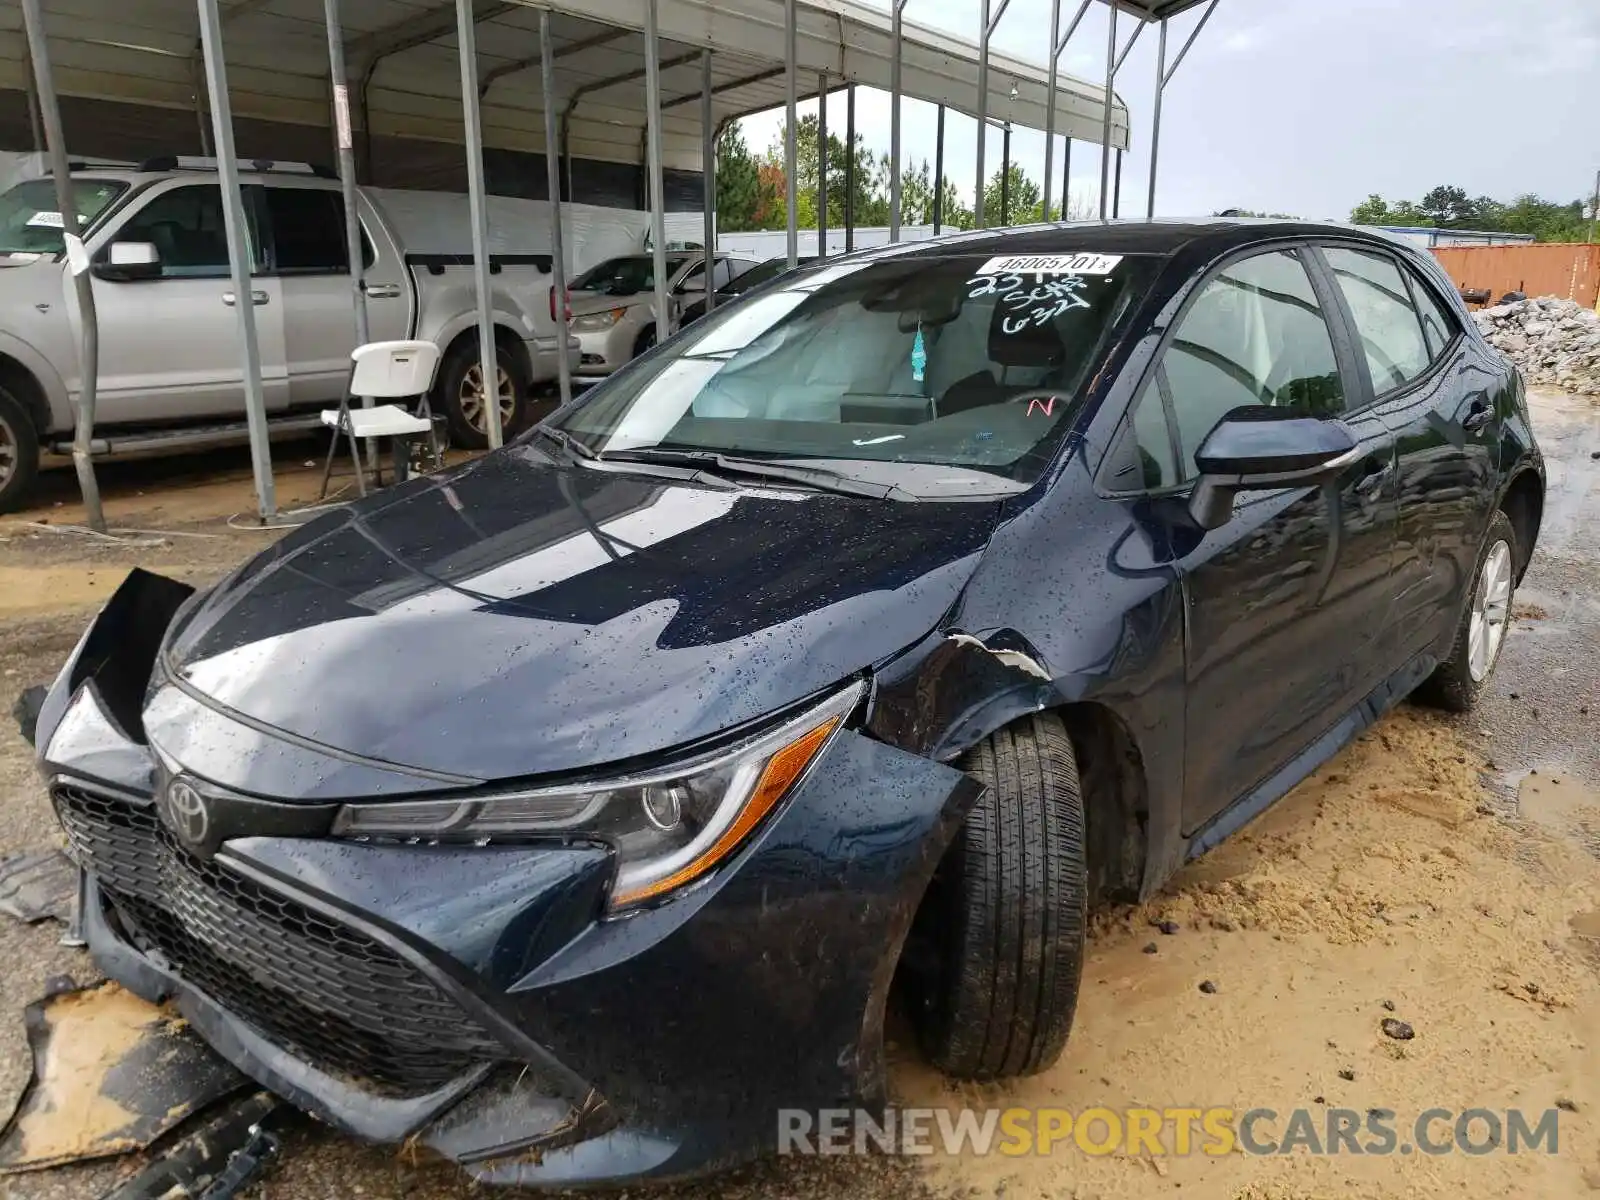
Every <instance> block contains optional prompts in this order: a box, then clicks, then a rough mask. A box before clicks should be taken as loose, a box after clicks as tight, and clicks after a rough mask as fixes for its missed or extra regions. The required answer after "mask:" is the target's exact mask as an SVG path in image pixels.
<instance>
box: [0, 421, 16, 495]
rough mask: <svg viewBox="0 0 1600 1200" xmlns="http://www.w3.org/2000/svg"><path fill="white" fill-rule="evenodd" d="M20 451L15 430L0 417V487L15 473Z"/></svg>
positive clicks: (9, 480)
mask: <svg viewBox="0 0 1600 1200" xmlns="http://www.w3.org/2000/svg"><path fill="white" fill-rule="evenodd" d="M20 453H21V448H20V446H19V444H18V440H17V431H16V430H15V429H13V428H11V426H10V424H9V423H8V422H7V421H6V420H5V419H4V418H0V488H3V487H5V485H6V484H8V483H10V482H11V477H12V476H13V475H15V474H16V473H17V462H18V456H19V455H20Z"/></svg>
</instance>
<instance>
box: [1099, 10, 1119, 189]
mask: <svg viewBox="0 0 1600 1200" xmlns="http://www.w3.org/2000/svg"><path fill="white" fill-rule="evenodd" d="M1106 11H1107V13H1108V16H1107V19H1106V95H1105V119H1104V122H1103V124H1102V125H1101V129H1100V219H1101V220H1102V221H1104V220H1105V219H1106V215H1107V212H1106V206H1107V203H1108V202H1109V201H1110V199H1111V112H1112V109H1113V108H1115V107H1116V103H1115V101H1114V100H1113V99H1112V97H1113V95H1114V94H1115V93H1114V92H1113V91H1112V85H1113V84H1115V83H1116V78H1117V4H1116V0H1110V3H1108V4H1107V5H1106Z"/></svg>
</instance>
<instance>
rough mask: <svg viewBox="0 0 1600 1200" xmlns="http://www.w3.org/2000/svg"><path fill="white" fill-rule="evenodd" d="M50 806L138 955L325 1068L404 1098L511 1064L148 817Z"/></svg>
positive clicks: (467, 1026) (70, 792)
mask: <svg viewBox="0 0 1600 1200" xmlns="http://www.w3.org/2000/svg"><path fill="white" fill-rule="evenodd" d="M53 795H54V799H55V805H56V811H57V813H59V814H60V817H61V823H62V826H63V827H64V828H65V829H66V831H67V836H68V837H69V838H70V840H71V842H72V846H73V849H74V851H75V853H76V855H77V857H78V859H79V860H80V861H81V862H82V863H83V864H84V865H85V866H86V867H87V868H88V869H89V870H90V871H92V872H93V873H94V876H95V878H96V879H97V880H98V881H99V884H100V888H101V891H102V892H103V893H104V894H105V896H106V898H107V900H109V902H110V904H111V907H112V909H113V910H114V911H115V913H116V915H117V917H118V918H119V919H120V922H121V923H122V925H123V926H124V928H125V929H126V930H127V932H128V933H129V935H130V936H131V938H132V939H133V941H134V942H135V944H136V945H137V946H138V947H139V949H141V950H142V951H144V952H145V953H147V954H148V953H151V952H155V953H157V954H159V955H160V957H161V958H162V959H163V960H164V961H165V962H166V965H167V966H168V968H169V969H170V970H171V971H172V972H173V973H174V974H176V975H177V976H178V977H179V978H181V979H183V980H184V981H185V982H186V983H188V984H191V985H192V986H194V987H195V988H197V989H198V990H200V991H201V992H203V993H205V994H206V995H207V996H209V997H210V998H211V999H213V1000H215V1001H216V1002H217V1003H218V1004H220V1005H222V1007H224V1008H226V1009H227V1010H228V1011H229V1012H231V1013H232V1014H233V1015H234V1016H236V1017H238V1018H240V1019H241V1020H243V1021H245V1022H247V1023H248V1024H250V1025H253V1026H255V1027H256V1028H257V1029H258V1030H259V1031H260V1032H262V1033H263V1034H266V1035H267V1037H268V1038H269V1039H270V1040H272V1041H273V1042H275V1043H277V1044H279V1045H281V1046H283V1047H285V1048H286V1049H288V1050H290V1051H291V1052H292V1053H294V1054H296V1055H298V1056H299V1057H301V1058H303V1059H305V1060H306V1061H307V1062H310V1063H311V1064H313V1065H314V1066H316V1067H318V1068H319V1069H321V1070H323V1071H326V1072H329V1073H331V1074H335V1075H339V1076H343V1077H347V1078H350V1079H351V1081H352V1082H355V1083H357V1084H358V1085H359V1086H362V1087H366V1088H368V1089H370V1090H374V1091H378V1092H381V1093H383V1094H386V1095H398V1096H407V1095H419V1094H421V1093H423V1092H428V1091H432V1090H433V1089H435V1088H437V1087H440V1086H441V1085H443V1084H445V1083H447V1082H449V1081H450V1080H451V1079H454V1078H456V1077H457V1076H459V1075H460V1074H461V1073H462V1072H464V1071H466V1070H470V1069H471V1068H472V1067H474V1066H476V1065H477V1064H479V1063H481V1062H485V1061H493V1060H495V1059H499V1058H503V1057H505V1053H506V1051H505V1047H504V1046H503V1045H502V1044H501V1043H500V1042H498V1041H497V1040H496V1039H495V1038H494V1037H493V1036H492V1035H491V1034H490V1033H489V1032H488V1030H486V1029H484V1028H483V1027H482V1026H481V1025H479V1024H478V1023H477V1022H475V1021H474V1020H472V1018H470V1017H468V1016H467V1015H466V1014H465V1013H464V1012H463V1011H462V1010H461V1008H460V1007H459V1006H458V1005H456V1004H455V1003H454V1002H452V1001H451V1000H450V999H449V998H448V997H446V996H445V995H444V993H443V992H441V991H440V990H439V989H438V988H437V987H435V986H434V985H433V983H432V982H430V981H429V980H428V979H427V977H426V976H424V975H423V974H422V973H421V972H420V971H418V970H417V969H416V968H415V967H414V966H412V965H411V964H410V963H409V962H407V961H406V960H405V959H403V958H401V957H400V956H399V955H397V954H395V953H394V952H393V951H392V950H390V949H388V948H387V947H386V946H383V945H382V944H380V943H379V942H376V941H374V940H373V939H371V938H369V937H367V936H366V935H365V934H363V933H361V932H359V931H358V930H355V929H353V928H351V927H349V926H347V925H344V924H342V923H340V922H338V921H333V920H330V919H328V918H327V917H324V916H322V915H321V914H320V913H317V912H314V911H313V910H311V909H309V908H307V907H306V906H305V905H303V904H300V903H298V902H296V901H294V900H290V899H288V898H286V897H284V896H280V895H278V894H277V893H276V892H274V891H272V890H270V889H268V888H264V887H262V886H261V885H260V884H258V883H256V882H255V881H254V880H252V879H248V878H246V877H245V876H243V875H240V874H238V873H237V872H235V871H232V870H229V869H228V868H227V867H226V866H223V865H222V864H221V863H217V862H207V861H205V860H203V859H199V858H196V857H195V856H194V855H192V854H190V853H188V852H187V851H186V850H184V849H183V847H182V846H181V845H180V844H179V843H178V842H177V841H176V839H174V838H173V837H172V835H171V834H170V833H169V832H168V831H167V829H166V828H165V826H163V825H162V824H161V823H160V821H159V820H158V819H157V817H156V813H155V809H154V808H153V807H150V806H146V805H138V804H134V803H131V802H130V801H128V800H126V799H123V798H121V797H118V796H115V795H110V794H107V793H104V792H100V791H97V790H92V789H89V788H85V787H80V786H77V785H68V784H58V785H57V786H56V787H55V789H54V791H53Z"/></svg>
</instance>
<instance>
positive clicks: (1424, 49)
mask: <svg viewBox="0 0 1600 1200" xmlns="http://www.w3.org/2000/svg"><path fill="white" fill-rule="evenodd" d="M873 2H875V3H876V2H877V0H873ZM879 6H880V7H881V4H879ZM1062 7H1063V16H1062V20H1063V21H1066V20H1067V19H1069V18H1070V16H1071V14H1072V13H1073V12H1075V11H1076V10H1077V5H1076V4H1073V3H1071V2H1070V0H1063V4H1062ZM1201 11H1203V9H1196V10H1193V11H1191V12H1190V13H1186V14H1184V15H1182V16H1179V17H1176V18H1174V19H1173V20H1172V22H1171V24H1170V26H1169V31H1168V46H1169V56H1170V55H1171V54H1173V53H1175V52H1176V49H1177V47H1179V46H1181V45H1182V44H1183V40H1184V39H1185V38H1187V36H1188V33H1189V30H1190V29H1191V28H1192V27H1193V26H1194V24H1195V22H1196V21H1197V20H1198V16H1199V13H1200V12H1201ZM905 13H906V20H907V21H914V22H916V23H917V24H921V25H928V26H933V27H935V28H939V29H943V30H945V31H947V32H949V33H952V34H955V35H957V36H959V37H962V38H965V39H967V40H969V41H972V42H976V40H977V31H978V19H979V0H965V2H964V3H952V2H951V0H910V2H909V3H908V4H907V6H906V10H905ZM1106 20H1107V13H1106V9H1105V6H1103V5H1100V4H1095V5H1093V6H1092V7H1091V9H1090V12H1089V14H1088V15H1087V16H1086V17H1085V18H1084V21H1083V24H1082V25H1081V26H1080V27H1079V29H1078V31H1077V32H1076V33H1075V34H1074V35H1073V39H1072V41H1071V43H1069V45H1068V47H1067V50H1066V53H1065V54H1063V55H1062V58H1061V62H1060V67H1061V69H1062V70H1063V71H1064V72H1066V73H1069V74H1073V75H1077V76H1079V77H1081V78H1085V79H1095V78H1101V79H1103V77H1104V70H1105V67H1104V62H1105V59H1104V48H1105V40H1106V25H1105V23H1106ZM1123 27H1128V29H1129V32H1131V27H1132V21H1131V20H1130V19H1128V18H1126V17H1124V18H1122V19H1120V20H1119V31H1120V30H1121V29H1122V28H1123ZM1049 29H1050V0H1012V3H1011V5H1010V7H1009V8H1008V9H1007V10H1006V13H1005V16H1004V18H1003V19H1002V21H1001V23H1000V27H999V29H998V30H996V32H995V35H994V41H993V45H994V46H995V48H996V49H998V50H1003V51H1005V52H1006V53H1009V54H1012V55H1014V56H1016V57H1019V58H1023V59H1028V60H1032V61H1036V62H1042V61H1043V58H1044V54H1043V53H1041V51H1040V46H1041V45H1043V44H1044V43H1047V42H1048V40H1049V37H1048V35H1049ZM1122 36H1123V37H1125V36H1126V35H1125V34H1124V35H1122ZM1156 43H1157V39H1156V37H1155V32H1154V30H1149V31H1147V32H1146V33H1145V34H1143V35H1142V36H1141V37H1140V39H1139V41H1138V42H1137V43H1136V44H1135V46H1134V48H1133V51H1132V52H1131V53H1130V54H1129V56H1128V58H1127V61H1126V62H1125V63H1124V64H1123V66H1122V70H1121V72H1120V73H1119V74H1118V76H1117V92H1118V94H1119V95H1120V96H1121V97H1122V99H1123V101H1124V102H1125V103H1126V104H1127V105H1128V106H1129V108H1130V110H1131V112H1132V120H1133V140H1132V148H1131V150H1130V151H1129V153H1128V155H1127V157H1126V159H1125V162H1124V165H1123V190H1122V202H1123V206H1122V212H1123V215H1124V216H1132V215H1138V216H1142V215H1143V213H1144V202H1145V198H1146V195H1147V188H1148V179H1149V165H1150V164H1149V150H1150V125H1151V115H1152V102H1153V99H1154V91H1155V89H1154V84H1155V69H1156ZM1169 61H1170V57H1169ZM801 111H802V112H807V111H809V112H815V111H816V105H815V102H812V103H811V104H809V105H802V109H801ZM889 113H890V104H889V97H888V94H887V93H884V92H875V91H870V90H868V89H866V88H861V89H858V91H857V93H856V127H857V130H858V131H859V132H860V133H861V134H862V135H863V136H864V138H865V139H866V142H867V145H868V146H869V147H870V148H872V149H873V150H875V151H886V150H887V149H888V147H889ZM901 113H902V117H901V120H902V125H903V131H902V145H903V147H904V150H905V155H906V157H907V158H908V159H921V158H923V157H927V158H928V159H929V160H930V161H931V160H932V158H933V153H934V136H935V109H934V107H933V105H931V104H926V103H923V102H921V101H915V100H906V101H904V104H903V108H902V110H901ZM843 122H844V107H843V104H842V102H841V101H837V100H836V101H835V103H834V104H833V105H831V106H830V108H829V113H828V123H829V125H830V127H832V128H833V129H836V130H838V131H839V133H840V134H841V136H842V134H843ZM782 124H783V112H782V110H781V109H780V110H778V111H777V112H775V113H764V114H761V115H759V116H756V117H751V118H748V119H747V120H746V121H745V125H744V128H745V136H746V139H747V141H748V142H749V143H750V145H751V148H752V149H754V150H757V151H760V150H764V149H765V148H766V147H767V146H768V145H769V144H771V143H772V142H773V141H774V140H775V139H776V138H777V136H778V134H779V131H780V130H781V128H782ZM976 129H977V123H976V122H975V121H973V120H972V119H971V118H969V117H964V116H961V115H958V114H955V113H950V114H948V115H947V117H946V123H945V173H946V174H947V175H948V176H949V177H950V178H951V180H952V182H954V183H955V184H956V186H957V188H958V190H959V191H960V192H961V193H962V195H963V197H964V198H966V199H967V200H968V201H970V198H971V195H972V189H973V173H974V165H975V161H976V160H975V153H974V147H975V141H974V139H975V135H976ZM1011 144H1012V157H1013V159H1014V160H1015V161H1016V162H1017V163H1019V164H1020V165H1021V166H1022V167H1023V169H1024V170H1025V171H1027V173H1028V174H1029V175H1030V176H1032V178H1033V179H1034V180H1035V181H1039V180H1042V178H1043V176H1044V135H1043V133H1042V132H1036V131H1033V130H1020V129H1019V130H1016V131H1014V132H1013V134H1012V139H1011ZM1057 147H1058V148H1057V152H1056V155H1055V160H1056V167H1055V170H1056V171H1057V172H1059V171H1060V162H1061V152H1060V143H1059V140H1058V144H1057ZM999 161H1000V134H999V132H998V131H995V132H993V133H991V134H990V140H989V142H988V143H987V149H986V151H985V162H986V165H987V167H988V170H989V171H990V173H992V172H993V171H994V170H996V169H997V168H998V164H999ZM1159 163H1160V170H1159V174H1158V180H1157V183H1158V190H1157V196H1156V213H1157V215H1165V216H1174V215H1194V214H1203V213H1212V212H1216V211H1219V210H1221V209H1225V208H1242V209H1251V210H1257V211H1265V212H1284V213H1291V214H1293V215H1296V216H1301V217H1306V218H1337V219H1340V220H1343V219H1346V218H1348V216H1349V213H1350V209H1351V208H1352V207H1354V206H1355V205H1356V204H1358V203H1360V202H1361V201H1362V200H1363V199H1365V198H1366V197H1367V195H1368V194H1370V193H1373V192H1377V193H1379V194H1380V195H1383V196H1384V197H1386V198H1387V199H1389V200H1390V201H1394V200H1397V199H1401V198H1408V199H1420V198H1421V196H1422V195H1423V193H1425V192H1427V191H1428V190H1429V189H1430V188H1432V187H1434V186H1435V185H1437V184H1452V185H1458V186H1460V187H1463V188H1465V189H1466V190H1467V192H1468V194H1469V195H1473V196H1478V195H1490V196H1494V197H1496V198H1498V199H1509V198H1510V197H1512V196H1514V195H1518V194H1521V193H1523V192H1536V193H1538V194H1540V195H1542V196H1544V197H1545V198H1546V199H1552V200H1561V201H1567V200H1572V199H1576V198H1578V197H1579V196H1583V197H1588V196H1589V195H1590V194H1592V192H1593V190H1594V187H1595V172H1596V171H1597V170H1600V0H1220V4H1219V6H1218V8H1217V11H1216V13H1215V15H1214V16H1213V17H1212V18H1211V21H1210V23H1209V24H1207V25H1206V27H1205V29H1204V30H1203V31H1202V32H1201V34H1200V36H1199V39H1198V40H1197V41H1196V42H1195V45H1194V47H1193V49H1192V50H1191V51H1190V53H1189V56H1188V57H1187V58H1186V59H1185V60H1184V62H1183V65H1182V67H1181V69H1180V70H1179V71H1178V73H1177V74H1176V76H1174V78H1173V80H1172V82H1171V84H1169V85H1168V88H1167V92H1166V98H1165V100H1164V101H1163V112H1162V128H1161V153H1160V159H1159ZM1099 164H1100V159H1099V147H1098V146H1094V145H1091V144H1088V143H1082V142H1076V141H1075V142H1074V143H1073V163H1072V195H1073V199H1074V202H1075V203H1076V202H1077V201H1079V200H1080V199H1081V200H1083V201H1085V202H1087V203H1090V204H1098V195H1099V183H1100V165H1099ZM1058 178H1059V175H1058ZM1058 188H1059V184H1057V185H1056V187H1054V188H1052V190H1053V191H1058Z"/></svg>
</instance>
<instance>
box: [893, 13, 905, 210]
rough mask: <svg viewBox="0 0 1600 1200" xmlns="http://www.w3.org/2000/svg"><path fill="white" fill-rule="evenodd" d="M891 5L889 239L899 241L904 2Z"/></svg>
mask: <svg viewBox="0 0 1600 1200" xmlns="http://www.w3.org/2000/svg"><path fill="white" fill-rule="evenodd" d="M890 2H891V3H892V4H893V5H894V16H893V19H892V21H891V29H892V30H893V32H892V33H891V35H890V36H891V37H892V38H893V42H894V44H893V46H892V47H891V49H890V54H891V55H892V57H891V58H890V60H889V97H890V99H889V105H890V108H889V240H890V241H891V242H898V241H899V240H900V101H901V99H902V97H901V94H900V91H901V87H900V59H901V45H900V40H901V27H902V22H901V16H902V14H903V13H904V12H905V7H906V0H890Z"/></svg>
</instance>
